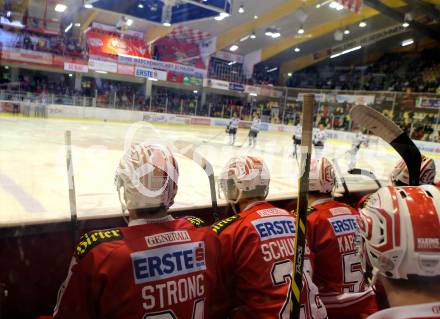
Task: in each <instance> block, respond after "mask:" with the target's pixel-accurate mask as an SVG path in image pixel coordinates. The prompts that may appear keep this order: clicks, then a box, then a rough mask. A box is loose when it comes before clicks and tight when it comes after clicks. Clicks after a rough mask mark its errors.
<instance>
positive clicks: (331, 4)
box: [328, 1, 344, 11]
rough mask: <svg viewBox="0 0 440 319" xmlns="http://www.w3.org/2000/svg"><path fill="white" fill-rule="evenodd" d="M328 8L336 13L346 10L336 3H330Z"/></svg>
mask: <svg viewBox="0 0 440 319" xmlns="http://www.w3.org/2000/svg"><path fill="white" fill-rule="evenodd" d="M328 6H329V7H330V8H332V9H335V10H336V11H341V10H342V9H344V6H343V5H342V4H340V3H339V2H336V1H332V2H330V4H329V5H328Z"/></svg>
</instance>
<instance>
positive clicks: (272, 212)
mask: <svg viewBox="0 0 440 319" xmlns="http://www.w3.org/2000/svg"><path fill="white" fill-rule="evenodd" d="M257 214H258V215H260V216H261V217H270V216H286V215H290V214H289V213H288V212H286V211H285V210H284V209H279V208H267V209H262V210H258V211H257Z"/></svg>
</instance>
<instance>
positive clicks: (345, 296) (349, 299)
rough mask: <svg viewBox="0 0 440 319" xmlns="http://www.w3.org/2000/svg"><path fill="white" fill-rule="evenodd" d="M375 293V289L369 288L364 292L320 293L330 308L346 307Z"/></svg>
mask: <svg viewBox="0 0 440 319" xmlns="http://www.w3.org/2000/svg"><path fill="white" fill-rule="evenodd" d="M373 295H374V291H373V289H371V288H369V289H368V290H366V291H364V292H358V293H342V294H337V295H334V294H333V293H329V294H326V293H320V297H321V300H322V302H323V303H324V304H325V306H326V307H327V308H329V309H336V308H345V307H348V306H351V305H354V304H356V303H358V302H361V301H364V300H365V299H367V298H369V297H371V296H373Z"/></svg>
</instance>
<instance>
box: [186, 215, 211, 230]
mask: <svg viewBox="0 0 440 319" xmlns="http://www.w3.org/2000/svg"><path fill="white" fill-rule="evenodd" d="M184 218H185V219H186V220H187V221H188V222H190V223H191V224H193V225H194V226H196V228H199V227H203V226H206V224H205V222H204V221H203V219H200V218H198V217H195V216H188V217H184Z"/></svg>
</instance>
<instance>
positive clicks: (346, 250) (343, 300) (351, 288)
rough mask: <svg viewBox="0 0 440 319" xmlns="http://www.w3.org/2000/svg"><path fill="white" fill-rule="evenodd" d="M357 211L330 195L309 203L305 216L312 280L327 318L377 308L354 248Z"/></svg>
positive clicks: (366, 312) (362, 312) (353, 316)
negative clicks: (309, 208)
mask: <svg viewBox="0 0 440 319" xmlns="http://www.w3.org/2000/svg"><path fill="white" fill-rule="evenodd" d="M356 216H357V212H356V210H355V209H353V208H352V207H350V206H348V205H346V204H343V203H340V202H337V201H335V200H333V199H331V198H327V199H323V200H318V201H315V202H314V203H312V209H311V212H310V214H309V216H308V217H307V220H308V225H307V239H308V243H309V247H310V250H311V260H312V267H313V282H314V283H315V284H316V285H317V286H318V289H319V293H320V296H321V299H322V301H323V302H324V304H325V306H326V308H327V312H328V315H329V318H344V317H348V318H356V314H367V315H368V314H371V313H373V312H375V311H377V306H376V299H375V295H374V292H373V290H372V289H371V288H370V287H368V285H367V283H366V282H365V281H364V277H363V274H362V269H361V264H360V259H359V257H358V255H357V249H356V247H355V237H356V229H357V223H356Z"/></svg>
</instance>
